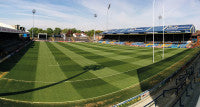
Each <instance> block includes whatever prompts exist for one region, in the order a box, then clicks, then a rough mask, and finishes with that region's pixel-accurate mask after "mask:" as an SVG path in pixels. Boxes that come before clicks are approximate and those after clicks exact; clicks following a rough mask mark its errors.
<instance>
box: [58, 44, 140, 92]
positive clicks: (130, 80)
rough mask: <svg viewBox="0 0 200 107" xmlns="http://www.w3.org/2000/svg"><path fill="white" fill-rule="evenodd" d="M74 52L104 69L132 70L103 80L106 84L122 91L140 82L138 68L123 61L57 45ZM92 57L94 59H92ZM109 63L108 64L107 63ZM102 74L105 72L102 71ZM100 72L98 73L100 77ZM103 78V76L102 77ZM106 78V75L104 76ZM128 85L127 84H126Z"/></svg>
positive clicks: (64, 45)
mask: <svg viewBox="0 0 200 107" xmlns="http://www.w3.org/2000/svg"><path fill="white" fill-rule="evenodd" d="M57 44H59V45H61V46H63V47H65V48H67V49H69V50H71V51H73V52H75V53H76V54H79V55H82V56H84V57H85V58H87V59H90V60H93V61H95V62H98V64H100V65H103V66H104V67H108V68H109V69H112V70H115V71H118V70H120V71H118V72H126V69H127V70H130V69H131V71H129V72H126V73H124V74H123V73H122V74H119V75H114V76H111V77H106V78H102V79H103V80H105V81H106V82H109V83H110V84H113V85H115V86H117V87H119V88H121V89H123V88H126V87H128V86H131V85H133V84H136V83H138V82H139V80H138V76H137V71H136V70H135V69H136V67H132V65H131V64H127V63H124V62H121V61H117V60H113V59H110V58H107V57H104V56H100V55H97V54H94V53H91V52H88V51H85V50H81V49H79V48H75V47H73V46H70V45H69V44H68V43H67V44H64V43H57ZM91 56H92V57H91ZM106 61H107V62H106ZM102 72H104V71H103V70H102ZM98 73H99V71H97V74H96V75H98ZM101 76H102V75H101ZM104 76H106V75H104ZM125 83H126V84H125Z"/></svg>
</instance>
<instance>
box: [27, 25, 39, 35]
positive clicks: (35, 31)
mask: <svg viewBox="0 0 200 107" xmlns="http://www.w3.org/2000/svg"><path fill="white" fill-rule="evenodd" d="M32 29H33V33H34V37H35V36H37V35H38V28H37V27H35V28H31V29H29V30H28V31H29V32H30V36H32Z"/></svg>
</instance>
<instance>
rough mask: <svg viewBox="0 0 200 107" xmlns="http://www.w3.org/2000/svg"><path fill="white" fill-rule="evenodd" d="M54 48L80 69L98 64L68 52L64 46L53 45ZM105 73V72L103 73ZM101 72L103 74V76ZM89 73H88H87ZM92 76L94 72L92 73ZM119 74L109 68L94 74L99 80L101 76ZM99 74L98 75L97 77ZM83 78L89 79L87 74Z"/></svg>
mask: <svg viewBox="0 0 200 107" xmlns="http://www.w3.org/2000/svg"><path fill="white" fill-rule="evenodd" d="M54 46H55V47H57V48H58V49H60V51H62V52H63V53H65V55H67V56H68V57H70V58H71V59H72V60H73V61H74V62H76V63H77V64H79V65H80V66H81V67H83V68H84V67H85V66H89V65H97V64H98V63H97V62H95V61H93V60H90V59H87V58H85V57H84V56H82V54H77V53H75V52H74V51H70V50H69V49H68V48H66V47H65V46H64V45H58V44H56V43H54ZM104 71H106V72H104ZM101 72H104V73H103V75H102V73H101ZM88 73H89V72H88ZM92 73H93V74H94V72H92ZM116 73H119V72H117V71H115V70H112V69H109V68H104V69H101V70H99V72H98V73H95V74H96V76H97V77H99V78H101V77H102V76H108V75H113V74H116ZM98 74H99V75H98ZM84 76H85V78H84V77H83V76H80V77H82V79H90V78H91V77H88V76H87V73H85V74H84Z"/></svg>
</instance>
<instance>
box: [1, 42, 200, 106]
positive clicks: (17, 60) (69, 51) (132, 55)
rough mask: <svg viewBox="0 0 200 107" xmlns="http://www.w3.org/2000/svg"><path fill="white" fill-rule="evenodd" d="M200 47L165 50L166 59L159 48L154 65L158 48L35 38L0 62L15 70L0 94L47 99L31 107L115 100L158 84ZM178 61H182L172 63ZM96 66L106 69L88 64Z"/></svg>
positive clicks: (12, 97)
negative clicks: (40, 40) (62, 41)
mask: <svg viewBox="0 0 200 107" xmlns="http://www.w3.org/2000/svg"><path fill="white" fill-rule="evenodd" d="M29 47H30V48H29ZM198 51H199V50H198V49H165V59H164V60H162V49H158V48H156V49H155V61H156V62H155V63H154V64H153V63H152V48H138V47H129V46H116V45H114V46H113V45H107V44H98V43H50V42H35V43H34V44H32V45H30V46H28V47H26V48H25V49H23V50H21V51H20V52H19V53H17V54H16V55H15V56H13V57H11V58H9V59H8V60H6V61H5V62H3V63H1V64H0V72H5V71H9V73H8V74H7V75H6V76H4V77H3V78H1V79H0V87H2V88H0V98H6V99H9V100H19V101H28V102H29V101H30V102H42V104H41V105H40V104H33V105H31V106H34V105H36V106H42V105H43V106H47V105H48V103H51V102H58V103H59V104H57V105H58V106H65V105H68V106H73V105H80V106H83V105H85V104H91V105H93V104H97V102H99V105H101V106H102V105H109V104H115V103H117V102H120V101H123V100H126V99H128V98H130V97H133V96H134V95H137V94H139V93H140V92H142V91H144V90H146V89H149V88H151V87H153V86H154V85H155V84H156V83H159V82H160V81H162V80H163V79H165V78H166V77H167V76H169V75H170V74H172V73H173V72H174V71H175V70H177V69H178V67H181V65H183V64H184V63H185V62H187V61H188V60H189V59H191V58H192V56H190V57H189V55H190V54H191V53H193V55H194V54H195V53H197V52H198ZM182 60H184V61H182ZM178 61H180V62H182V63H180V64H179V65H177V67H174V68H173V67H171V66H172V65H174V64H177V62H178ZM93 65H98V66H101V69H97V70H92V69H91V70H85V69H84V68H86V67H88V66H93ZM169 68H171V69H169ZM155 78H156V79H155ZM150 81H154V82H153V83H149V82H150ZM3 102H5V103H3ZM3 102H2V101H1V100H0V104H8V105H9V104H10V105H15V104H16V102H15V103H14V102H12V103H11V102H9V101H8V103H6V101H3ZM20 104H22V105H23V103H19V102H17V105H18V106H21V105H20ZM26 104H28V103H26ZM50 105H54V104H50ZM29 106H30V105H29ZM48 106H49V105H48Z"/></svg>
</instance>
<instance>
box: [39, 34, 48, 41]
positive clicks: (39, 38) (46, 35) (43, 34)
mask: <svg viewBox="0 0 200 107" xmlns="http://www.w3.org/2000/svg"><path fill="white" fill-rule="evenodd" d="M40 35H46V40H47V33H38V39H40Z"/></svg>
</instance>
